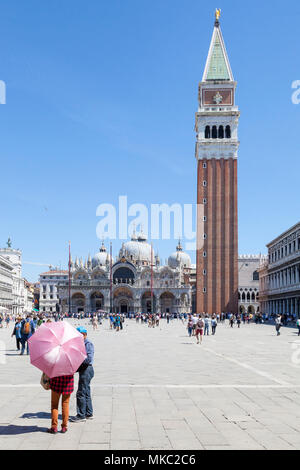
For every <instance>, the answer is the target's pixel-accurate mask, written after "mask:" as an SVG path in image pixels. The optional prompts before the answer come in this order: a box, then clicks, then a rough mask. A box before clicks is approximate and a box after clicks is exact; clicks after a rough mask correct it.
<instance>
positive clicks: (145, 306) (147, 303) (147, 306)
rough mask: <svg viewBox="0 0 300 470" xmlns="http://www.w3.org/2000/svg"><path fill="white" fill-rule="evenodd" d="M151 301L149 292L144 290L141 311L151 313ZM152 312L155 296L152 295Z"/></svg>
mask: <svg viewBox="0 0 300 470" xmlns="http://www.w3.org/2000/svg"><path fill="white" fill-rule="evenodd" d="M151 304H152V302H151V292H150V291H147V292H144V294H143V295H142V312H143V313H151V312H152V305H151ZM153 312H154V313H155V312H156V297H155V295H153Z"/></svg>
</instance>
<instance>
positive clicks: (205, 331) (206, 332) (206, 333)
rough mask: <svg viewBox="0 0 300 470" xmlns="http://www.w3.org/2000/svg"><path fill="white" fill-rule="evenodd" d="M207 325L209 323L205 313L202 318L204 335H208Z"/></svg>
mask: <svg viewBox="0 0 300 470" xmlns="http://www.w3.org/2000/svg"><path fill="white" fill-rule="evenodd" d="M209 325H210V318H209V316H208V315H205V318H204V336H205V335H207V336H209Z"/></svg>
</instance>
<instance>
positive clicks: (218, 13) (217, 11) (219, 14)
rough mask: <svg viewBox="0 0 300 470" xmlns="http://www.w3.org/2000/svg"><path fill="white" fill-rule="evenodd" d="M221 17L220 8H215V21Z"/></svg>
mask: <svg viewBox="0 0 300 470" xmlns="http://www.w3.org/2000/svg"><path fill="white" fill-rule="evenodd" d="M220 16H221V8H219V9H218V8H216V21H219V19H220Z"/></svg>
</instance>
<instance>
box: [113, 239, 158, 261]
mask: <svg viewBox="0 0 300 470" xmlns="http://www.w3.org/2000/svg"><path fill="white" fill-rule="evenodd" d="M122 254H123V255H124V256H125V257H126V258H127V259H128V260H129V261H130V260H132V261H138V260H140V261H147V262H149V263H150V262H151V245H150V244H149V243H147V237H146V235H145V234H144V233H142V232H141V233H140V234H139V235H138V236H136V235H135V234H133V235H132V237H131V240H130V241H129V242H126V243H124V245H123V248H122V250H121V252H120V255H122Z"/></svg>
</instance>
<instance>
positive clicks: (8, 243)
mask: <svg viewBox="0 0 300 470" xmlns="http://www.w3.org/2000/svg"><path fill="white" fill-rule="evenodd" d="M6 244H7V248H11V238H10V237H8V240H7V242H6Z"/></svg>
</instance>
